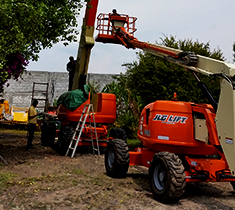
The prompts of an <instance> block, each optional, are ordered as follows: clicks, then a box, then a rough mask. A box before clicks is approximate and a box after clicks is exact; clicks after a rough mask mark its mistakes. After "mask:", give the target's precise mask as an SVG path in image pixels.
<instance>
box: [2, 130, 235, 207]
mask: <svg viewBox="0 0 235 210" xmlns="http://www.w3.org/2000/svg"><path fill="white" fill-rule="evenodd" d="M26 139H27V138H26V133H22V134H15V133H14V134H13V133H6V132H3V131H0V144H2V148H1V153H0V154H1V156H2V157H3V158H4V161H5V162H7V164H4V163H3V160H2V162H1V163H0V210H1V209H4V210H7V209H22V210H27V209H45V210H51V209H62V210H63V209H106V210H111V209H120V210H124V209H126V210H142V209H160V210H161V209H169V210H173V209H202V210H205V209H213V210H216V209H223V210H227V209H235V193H234V191H233V189H232V187H231V185H230V183H191V184H187V187H186V191H185V194H184V196H183V198H182V199H181V200H180V201H179V202H178V203H177V204H170V205H169V204H163V203H159V202H157V201H156V200H155V199H154V198H153V196H152V193H151V190H150V187H149V181H148V170H147V169H146V168H144V167H140V166H139V167H130V168H129V171H128V174H127V177H126V178H123V179H113V178H110V177H108V176H107V175H106V172H105V166H104V155H103V154H102V155H101V156H100V157H97V156H95V155H93V154H92V152H91V151H90V150H87V149H86V151H84V149H83V151H81V150H80V151H79V152H78V153H76V155H75V157H74V158H70V157H67V156H59V155H57V154H56V152H55V151H54V150H52V149H51V148H49V147H43V146H41V144H40V135H36V136H35V138H34V144H35V147H34V148H33V149H30V150H25V145H26Z"/></svg>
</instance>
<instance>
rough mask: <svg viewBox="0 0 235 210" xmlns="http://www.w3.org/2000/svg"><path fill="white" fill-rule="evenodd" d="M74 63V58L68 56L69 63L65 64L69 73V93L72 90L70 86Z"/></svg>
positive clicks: (71, 84)
mask: <svg viewBox="0 0 235 210" xmlns="http://www.w3.org/2000/svg"><path fill="white" fill-rule="evenodd" d="M75 63H76V61H75V60H74V57H73V56H70V57H69V62H68V63H67V71H68V72H69V91H70V90H72V86H73V77H74V71H75Z"/></svg>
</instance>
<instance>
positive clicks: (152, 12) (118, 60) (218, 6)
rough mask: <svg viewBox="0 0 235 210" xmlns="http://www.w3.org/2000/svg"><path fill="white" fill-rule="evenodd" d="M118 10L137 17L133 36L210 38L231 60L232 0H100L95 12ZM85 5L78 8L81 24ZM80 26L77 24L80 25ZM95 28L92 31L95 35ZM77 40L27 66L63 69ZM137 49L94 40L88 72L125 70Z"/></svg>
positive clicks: (234, 11) (234, 30)
mask: <svg viewBox="0 0 235 210" xmlns="http://www.w3.org/2000/svg"><path fill="white" fill-rule="evenodd" d="M113 8H116V9H117V11H118V13H120V14H127V15H129V16H132V17H137V22H136V28H137V31H136V32H135V37H136V38H137V39H138V40H140V41H145V42H150V43H155V42H156V41H159V40H160V38H163V37H164V35H163V34H165V35H167V36H170V35H173V36H175V37H176V38H177V39H180V40H183V39H192V40H193V41H196V40H198V41H199V42H200V43H207V42H208V41H209V43H210V47H211V50H213V49H217V48H220V49H221V50H222V52H223V53H224V57H225V58H226V59H227V60H226V61H227V62H230V63H231V62H232V54H233V51H232V45H233V43H234V42H235V24H234V20H235V0H225V1H221V0H197V1H193V0H99V6H98V11H97V15H98V14H99V13H110V12H111V11H112V9H113ZM84 12H85V7H84V8H83V9H82V11H81V17H80V19H79V25H81V24H82V18H83V16H84ZM80 28H81V26H79V29H80ZM96 34H97V32H95V36H96ZM78 45H79V43H72V44H70V45H68V46H66V47H65V46H63V45H62V44H60V43H59V44H57V45H55V46H54V47H53V48H51V49H47V50H43V51H42V52H41V53H40V54H39V56H40V58H39V61H37V62H32V61H30V64H29V66H28V67H27V70H37V71H52V72H66V68H65V66H66V63H67V62H68V57H69V56H70V55H73V56H74V57H75V58H76V57H77V50H78ZM135 52H137V50H132V49H129V50H128V49H126V48H125V47H123V46H119V45H113V44H103V43H95V46H94V47H93V49H92V53H91V58H90V64H89V70H88V73H106V74H118V73H120V72H125V68H124V67H122V66H121V65H122V64H123V63H128V62H132V61H134V60H136V53H135Z"/></svg>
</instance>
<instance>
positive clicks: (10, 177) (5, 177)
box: [0, 173, 17, 188]
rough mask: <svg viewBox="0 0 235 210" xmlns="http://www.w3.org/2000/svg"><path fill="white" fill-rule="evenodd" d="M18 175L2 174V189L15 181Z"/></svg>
mask: <svg viewBox="0 0 235 210" xmlns="http://www.w3.org/2000/svg"><path fill="white" fill-rule="evenodd" d="M16 176H17V175H16V174H11V173H1V174H0V187H1V188H3V187H7V184H8V182H10V181H11V180H13V179H14V178H15V177H16Z"/></svg>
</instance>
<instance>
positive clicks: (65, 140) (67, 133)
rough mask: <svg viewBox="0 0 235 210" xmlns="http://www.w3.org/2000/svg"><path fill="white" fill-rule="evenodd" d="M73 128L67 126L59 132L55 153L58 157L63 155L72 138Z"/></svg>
mask: <svg viewBox="0 0 235 210" xmlns="http://www.w3.org/2000/svg"><path fill="white" fill-rule="evenodd" d="M73 134H74V128H73V127H71V126H69V125H67V126H63V127H61V129H60V132H59V138H58V141H57V152H58V154H59V155H65V154H66V152H67V150H68V147H69V144H70V142H71V140H72V138H73Z"/></svg>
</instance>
